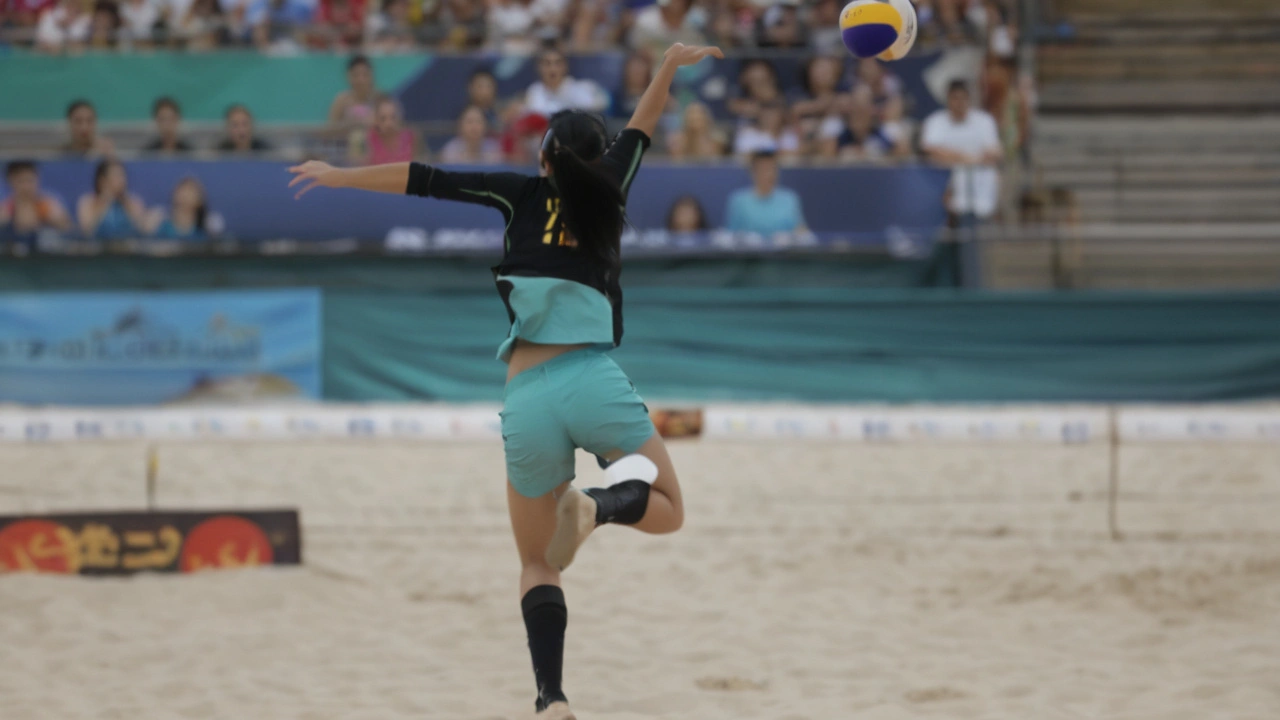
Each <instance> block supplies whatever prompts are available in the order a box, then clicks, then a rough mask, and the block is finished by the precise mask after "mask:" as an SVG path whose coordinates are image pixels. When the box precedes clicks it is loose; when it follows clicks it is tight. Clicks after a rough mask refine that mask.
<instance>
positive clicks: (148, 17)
mask: <svg viewBox="0 0 1280 720" xmlns="http://www.w3.org/2000/svg"><path fill="white" fill-rule="evenodd" d="M120 20H121V22H122V26H123V29H124V34H125V37H127V38H128V39H129V41H130V42H132V43H133V44H134V45H141V46H146V45H151V43H152V40H153V38H154V36H155V30H156V25H157V24H158V23H159V22H160V5H159V3H157V2H155V1H154V0H124V2H122V3H121V4H120Z"/></svg>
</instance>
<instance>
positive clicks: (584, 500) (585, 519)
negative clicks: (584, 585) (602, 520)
mask: <svg viewBox="0 0 1280 720" xmlns="http://www.w3.org/2000/svg"><path fill="white" fill-rule="evenodd" d="M595 529H596V501H595V500H593V499H591V496H590V495H587V494H586V493H584V492H582V491H581V490H576V489H574V488H569V490H568V491H567V492H565V494H564V496H562V497H561V498H560V502H559V503H558V504H557V505H556V532H555V534H554V535H552V536H551V543H550V544H548V545H547V564H548V565H550V566H551V567H553V568H557V569H559V570H564V569H565V568H567V567H569V564H570V563H572V562H573V556H574V555H576V554H577V552H578V548H579V547H581V546H582V543H583V542H585V541H586V539H587V536H589V535H590V534H591V531H592V530H595Z"/></svg>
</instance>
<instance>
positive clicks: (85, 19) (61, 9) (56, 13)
mask: <svg viewBox="0 0 1280 720" xmlns="http://www.w3.org/2000/svg"><path fill="white" fill-rule="evenodd" d="M91 23H92V19H91V18H90V17H89V13H87V12H85V11H84V3H82V2H80V0H62V2H59V3H58V6H57V7H55V8H53V9H51V10H46V11H45V12H44V14H43V15H41V16H40V22H39V24H37V25H36V46H37V47H39V48H40V49H41V50H44V51H45V52H52V53H57V52H62V51H63V50H65V49H68V48H75V47H81V46H83V45H84V43H85V41H87V40H88V39H89V27H90V25H91Z"/></svg>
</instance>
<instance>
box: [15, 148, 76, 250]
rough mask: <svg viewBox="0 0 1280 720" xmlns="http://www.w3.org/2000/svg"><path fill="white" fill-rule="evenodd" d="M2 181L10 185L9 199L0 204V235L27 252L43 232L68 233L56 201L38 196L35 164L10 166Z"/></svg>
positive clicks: (23, 162)
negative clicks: (19, 245)
mask: <svg viewBox="0 0 1280 720" xmlns="http://www.w3.org/2000/svg"><path fill="white" fill-rule="evenodd" d="M4 179H5V182H6V183H7V184H8V185H9V197H7V198H5V200H4V201H3V202H0V235H7V236H9V237H11V238H12V239H14V240H16V241H17V242H18V243H20V244H22V245H23V246H24V247H26V248H27V249H28V250H30V249H32V248H33V247H34V245H35V239H36V236H37V235H39V233H40V232H42V231H44V230H57V231H60V232H67V231H69V230H71V228H72V225H71V217H70V216H69V215H67V209H66V208H65V207H63V206H62V203H61V202H59V201H58V199H57V198H55V197H53V196H52V195H46V194H44V193H42V192H40V174H39V172H38V171H37V170H36V164H35V163H34V162H30V161H26V160H15V161H13V162H11V163H9V164H8V166H6V167H5V171H4Z"/></svg>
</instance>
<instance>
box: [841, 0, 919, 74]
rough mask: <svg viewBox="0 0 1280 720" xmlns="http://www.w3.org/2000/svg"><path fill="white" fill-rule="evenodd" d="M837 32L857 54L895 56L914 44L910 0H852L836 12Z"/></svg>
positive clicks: (903, 54)
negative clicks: (838, 16)
mask: <svg viewBox="0 0 1280 720" xmlns="http://www.w3.org/2000/svg"><path fill="white" fill-rule="evenodd" d="M840 34H841V35H842V36H843V38H844V44H845V47H847V48H849V52H851V53H853V54H854V55H856V56H857V57H860V58H872V57H873V58H879V59H881V60H898V59H900V58H904V57H906V56H907V53H909V52H911V46H912V45H915V44H916V9H915V7H914V6H912V5H911V0H854V2H851V3H849V4H848V5H846V6H845V8H844V10H842V11H841V12H840Z"/></svg>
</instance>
